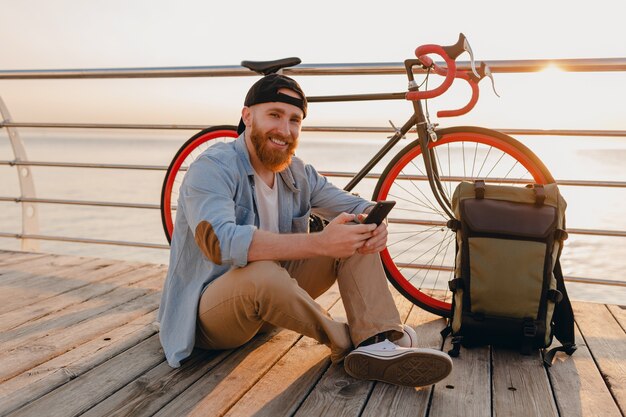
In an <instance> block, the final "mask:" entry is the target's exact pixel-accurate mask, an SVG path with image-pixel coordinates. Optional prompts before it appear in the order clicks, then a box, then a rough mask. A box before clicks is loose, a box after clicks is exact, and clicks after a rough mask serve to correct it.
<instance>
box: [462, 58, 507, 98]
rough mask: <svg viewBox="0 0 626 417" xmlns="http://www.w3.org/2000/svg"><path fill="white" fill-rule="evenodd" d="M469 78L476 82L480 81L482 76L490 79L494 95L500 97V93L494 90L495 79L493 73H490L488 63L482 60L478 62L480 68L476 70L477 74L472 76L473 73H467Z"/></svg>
mask: <svg viewBox="0 0 626 417" xmlns="http://www.w3.org/2000/svg"><path fill="white" fill-rule="evenodd" d="M469 76H470V78H472V80H474V81H475V82H476V83H478V82H480V81H481V80H483V79H484V78H489V79H490V80H491V88H492V89H493V92H494V94H495V95H496V96H498V97H500V94H498V92H497V91H496V81H495V79H494V78H493V74H492V73H491V68H489V65H487V64H485V62H484V61H481V63H480V69H479V70H478V76H476V77H474V76H473V74H469Z"/></svg>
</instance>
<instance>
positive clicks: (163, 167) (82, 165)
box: [0, 161, 168, 171]
mask: <svg viewBox="0 0 626 417" xmlns="http://www.w3.org/2000/svg"><path fill="white" fill-rule="evenodd" d="M0 165H10V166H41V167H62V168H104V169H136V170H144V171H166V170H167V168H168V167H167V165H135V164H105V163H87V162H46V161H0Z"/></svg>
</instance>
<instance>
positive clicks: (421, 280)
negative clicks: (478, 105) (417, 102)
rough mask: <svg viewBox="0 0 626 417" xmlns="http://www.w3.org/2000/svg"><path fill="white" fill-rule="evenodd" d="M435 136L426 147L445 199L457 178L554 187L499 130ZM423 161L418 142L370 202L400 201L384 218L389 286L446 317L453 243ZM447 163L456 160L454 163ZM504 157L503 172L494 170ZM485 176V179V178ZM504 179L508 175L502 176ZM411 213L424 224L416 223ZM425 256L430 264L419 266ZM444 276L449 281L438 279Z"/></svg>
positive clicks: (386, 174) (464, 129) (535, 161)
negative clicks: (432, 155)
mask: <svg viewBox="0 0 626 417" xmlns="http://www.w3.org/2000/svg"><path fill="white" fill-rule="evenodd" d="M436 133H437V137H438V139H437V141H436V142H431V148H432V149H433V150H434V151H435V154H436V156H435V157H436V161H437V165H438V167H439V175H440V177H441V180H442V185H443V188H444V189H445V191H446V194H448V198H449V200H450V201H451V200H452V195H451V194H452V193H453V190H454V188H455V186H456V184H458V183H459V182H460V181H462V180H468V181H472V180H475V179H483V180H485V181H486V182H487V183H492V184H498V183H505V184H509V185H511V184H521V185H520V186H524V185H525V184H527V183H532V182H534V183H540V184H547V183H552V182H554V178H553V177H552V175H551V174H550V172H549V171H548V169H547V168H546V166H545V165H544V164H543V162H541V160H540V159H539V158H538V157H537V156H536V155H535V154H534V153H533V152H532V151H531V150H530V149H528V148H527V147H526V146H525V145H523V144H522V143H520V142H518V141H517V140H515V139H513V138H512V137H510V136H508V135H505V134H503V133H501V132H497V131H494V130H490V129H485V128H479V127H469V126H461V127H453V128H446V129H441V130H437V131H436ZM469 145H471V148H470V146H469ZM466 146H467V147H468V149H467V151H468V153H471V154H472V157H471V158H470V159H468V158H467V157H466ZM472 148H473V149H472ZM470 151H471V152H470ZM490 155H491V156H490ZM420 156H421V149H420V146H419V141H418V140H415V141H413V142H411V143H410V144H408V145H407V146H406V147H404V148H403V149H402V150H401V151H400V152H399V153H398V154H397V155H396V156H395V157H394V159H393V160H391V162H389V164H388V165H387V167H386V168H385V170H384V171H383V173H382V175H381V177H380V179H379V180H378V183H377V184H376V188H375V190H374V195H373V200H375V201H378V200H396V202H397V204H396V206H395V207H394V209H393V210H392V212H391V214H390V215H389V225H388V227H389V238H388V244H387V248H386V249H385V250H384V251H383V252H381V259H382V261H383V265H384V268H385V273H386V275H387V278H388V280H389V281H390V282H391V284H392V285H393V286H394V287H395V288H396V289H397V290H398V291H399V292H400V293H401V294H403V295H404V296H405V297H406V298H407V299H409V300H410V301H411V302H413V303H414V304H416V305H418V306H419V307H421V308H423V309H425V310H427V311H429V312H431V313H434V314H437V315H440V316H443V317H449V316H450V315H451V304H450V302H449V300H450V298H451V293H450V292H449V290H448V284H447V283H448V281H449V280H450V279H452V278H453V275H454V265H455V263H454V261H455V254H456V239H455V235H454V233H453V232H452V231H450V230H449V229H448V228H447V227H446V222H447V220H448V218H447V217H446V216H445V214H443V213H442V210H440V208H439V206H438V204H437V202H436V201H435V199H434V196H433V195H432V191H431V190H430V187H429V185H428V180H427V179H426V171H425V169H424V163H423V158H421V157H420ZM492 156H493V157H492ZM451 157H455V158H456V159H457V160H458V162H456V163H455V162H453V161H452V160H451ZM477 159H478V161H477ZM503 159H505V161H503V162H502V164H503V166H502V167H498V166H497V165H500V162H501V161H502V160H503ZM470 161H471V166H472V168H471V171H470V170H469V169H468V165H469V162H470ZM459 162H461V163H460V164H459ZM477 162H478V164H480V169H479V170H478V171H476V170H475V169H476V166H477V165H478V164H477ZM509 165H510V167H509ZM485 166H487V167H486V168H485ZM461 168H462V172H461ZM487 170H488V172H487ZM468 171H469V172H468ZM484 172H487V174H486V175H483V173H484ZM502 173H504V174H505V175H504V176H501V175H502ZM461 174H462V175H461ZM415 214H420V215H426V218H423V217H422V219H420V220H416V219H415ZM442 253H443V255H442ZM425 255H426V258H427V259H428V261H426V262H425V263H421V262H418V261H419V260H420V259H422V258H423V257H424V256H425ZM414 270H416V271H414ZM433 271H435V272H433ZM442 272H443V273H444V275H446V276H447V278H446V279H440V278H441V275H442ZM411 274H412V275H411ZM429 274H430V276H429ZM433 275H435V276H433Z"/></svg>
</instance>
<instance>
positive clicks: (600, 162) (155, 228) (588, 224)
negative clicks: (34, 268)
mask: <svg viewBox="0 0 626 417" xmlns="http://www.w3.org/2000/svg"><path fill="white" fill-rule="evenodd" d="M20 134H21V137H22V141H23V143H24V146H25V148H26V152H27V155H28V158H29V160H31V161H58V162H80V163H112V164H140V165H158V166H167V165H168V164H169V162H170V161H171V159H172V157H173V155H174V154H175V153H176V150H177V149H178V148H179V147H180V146H181V145H182V144H183V143H184V141H185V140H186V139H187V138H188V137H189V136H191V135H192V134H193V132H190V131H185V130H180V131H178V130H177V131H167V132H163V131H130V130H123V131H111V130H106V131H93V130H89V131H85V130H69V129H67V130H63V131H59V130H55V131H43V130H36V129H20ZM412 139H413V138H408V139H406V140H403V141H401V142H400V143H399V144H398V145H396V148H395V151H398V150H400V149H401V147H403V146H405V145H406V144H408V143H409V141H411V140H412ZM518 139H519V140H521V141H522V142H523V143H524V144H526V145H527V146H528V147H530V148H531V149H532V150H533V151H534V152H535V153H536V154H537V155H538V156H539V157H540V158H541V159H542V160H543V161H544V163H545V164H546V165H547V166H548V167H549V169H550V170H551V172H552V174H553V176H554V177H555V178H556V179H557V180H564V179H567V180H572V179H576V180H598V181H626V168H625V167H624V164H623V161H624V160H626V139H623V138H604V137H603V138H593V137H592V138H589V137H587V138H582V137H555V136H523V137H518ZM385 140H386V135H384V134H383V135H381V134H356V133H349V134H344V133H325V134H320V133H307V132H304V133H303V134H302V136H301V138H300V145H299V148H298V151H297V153H298V156H299V157H301V158H302V159H304V160H305V161H306V162H308V163H311V164H313V165H314V166H315V167H316V168H317V169H318V170H319V171H345V172H356V171H357V170H358V169H359V168H361V167H362V166H363V165H364V164H365V162H367V161H368V160H369V159H370V158H371V157H372V156H373V155H374V154H375V153H376V151H377V150H378V149H379V148H380V146H381V145H382V143H383V142H384V141H385ZM394 153H395V152H392V153H391V154H390V155H389V156H388V157H386V158H385V159H384V160H383V161H382V162H381V163H380V164H379V165H378V166H377V167H376V168H375V169H374V172H377V173H380V172H382V170H383V168H384V166H385V165H386V163H387V162H388V161H389V160H390V159H391V156H393V154H394ZM13 159H14V156H13V152H12V150H11V146H10V143H9V141H8V138H7V136H6V132H2V134H1V135H0V160H5V161H6V160H13ZM32 175H33V179H34V181H35V188H36V196H37V197H38V198H55V199H68V200H86V201H109V202H125V203H140V204H142V203H148V204H155V205H158V204H159V198H160V193H161V186H162V181H163V177H164V175H165V171H161V170H150V171H141V170H120V169H90V168H57V167H32ZM332 181H333V182H334V183H335V184H336V185H338V186H340V187H342V186H343V185H345V184H346V183H347V181H348V179H344V178H332ZM373 184H374V183H373V182H372V181H365V182H364V183H363V184H361V185H359V186H358V187H357V188H356V190H355V191H356V192H358V193H359V194H360V195H361V196H363V197H366V198H370V197H371V195H372V191H373ZM561 192H562V194H563V195H564V197H565V199H566V200H567V202H568V210H567V224H568V227H569V228H584V229H605V230H620V231H624V230H626V217H625V216H624V202H626V189H624V188H609V187H581V186H562V187H561ZM19 195H20V188H19V183H18V177H17V169H16V167H11V166H6V165H0V197H17V196H19ZM0 210H1V211H0V213H2V214H1V215H0V232H5V233H21V206H20V205H19V204H16V203H15V202H0ZM37 210H38V218H39V234H43V235H54V236H70V237H80V238H91V239H104V240H122V241H130V242H147V243H155V244H167V241H166V239H165V236H164V234H163V228H162V225H161V218H160V212H159V210H156V209H135V208H114V207H88V206H76V205H61V204H39V205H38V208H37ZM625 244H626V238H623V237H607V236H588V235H575V234H571V235H570V237H569V239H568V240H567V241H566V246H565V249H564V251H563V256H562V264H563V269H564V273H565V275H567V276H575V277H584V278H597V279H602V280H618V281H624V278H623V275H622V274H621V272H622V271H624V270H626V250H625V249H624V248H625V247H626V245H625ZM39 248H40V250H41V251H43V252H49V253H60V254H71V255H81V256H95V257H102V258H114V259H124V260H135V261H144V262H153V263H163V264H167V263H168V261H169V259H168V258H169V251H168V250H164V249H147V248H133V247H122V246H112V245H96V244H85V243H66V242H55V241H40V242H39ZM0 249H12V250H19V249H20V242H19V240H17V239H14V238H0ZM568 290H569V292H570V293H571V297H572V298H573V299H578V300H589V301H597V302H606V303H615V304H626V288H624V287H618V286H605V285H588V284H574V283H570V284H568Z"/></svg>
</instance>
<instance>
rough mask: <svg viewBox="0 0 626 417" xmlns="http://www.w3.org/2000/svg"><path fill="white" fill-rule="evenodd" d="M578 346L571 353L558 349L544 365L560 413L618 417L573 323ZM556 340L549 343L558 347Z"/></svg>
mask: <svg viewBox="0 0 626 417" xmlns="http://www.w3.org/2000/svg"><path fill="white" fill-rule="evenodd" d="M576 342H577V343H576V345H577V346H578V349H577V350H576V352H575V353H574V355H572V356H568V355H566V354H565V353H562V352H559V353H557V355H556V356H555V360H554V362H553V365H552V366H551V367H550V368H548V373H549V374H550V381H552V387H553V391H554V396H555V398H556V402H557V405H558V407H559V411H560V413H561V415H562V416H580V417H591V416H597V417H620V416H621V415H622V414H621V413H620V411H619V409H618V408H617V405H616V404H615V401H614V400H613V397H612V396H611V393H610V392H609V389H608V388H607V386H606V384H605V383H604V380H603V379H602V375H601V374H600V371H599V370H598V367H597V366H596V364H595V362H594V361H593V358H592V356H591V352H590V351H589V349H588V347H587V345H586V344H585V341H584V339H583V337H582V334H581V333H580V330H579V329H578V326H576ZM559 345H560V344H559V343H558V342H557V343H555V344H554V345H553V346H551V347H554V346H559Z"/></svg>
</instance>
